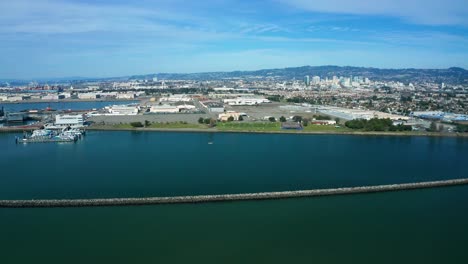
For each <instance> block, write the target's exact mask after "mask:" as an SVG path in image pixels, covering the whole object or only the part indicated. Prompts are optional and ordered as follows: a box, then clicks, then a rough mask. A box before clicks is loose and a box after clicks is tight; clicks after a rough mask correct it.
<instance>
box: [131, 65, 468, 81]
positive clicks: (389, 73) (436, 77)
mask: <svg viewBox="0 0 468 264" xmlns="http://www.w3.org/2000/svg"><path fill="white" fill-rule="evenodd" d="M305 75H309V76H320V77H321V78H326V77H328V78H332V77H333V76H346V77H348V76H363V77H367V78H369V79H371V80H381V81H390V80H393V81H400V82H405V83H408V82H424V81H428V82H436V83H442V82H444V83H447V84H468V71H467V70H465V69H463V68H457V67H452V68H448V69H411V68H410V69H378V68H365V67H351V66H345V67H340V66H302V67H292V68H283V69H263V70H257V71H232V72H204V73H158V74H148V75H135V76H131V77H130V78H131V79H144V78H153V77H158V78H159V79H164V80H217V79H218V80H219V79H229V78H252V77H263V78H266V77H276V78H278V79H283V80H291V79H302V78H304V76H305Z"/></svg>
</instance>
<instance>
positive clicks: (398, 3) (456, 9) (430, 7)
mask: <svg viewBox="0 0 468 264" xmlns="http://www.w3.org/2000/svg"><path fill="white" fill-rule="evenodd" d="M277 1H279V2H282V3H284V4H286V5H289V6H293V7H295V8H298V9H302V10H306V11H313V12H323V13H339V14H355V15H386V16H392V17H400V18H403V19H405V20H407V21H410V22H413V23H419V24H428V25H464V26H466V25H468V4H467V2H466V0H411V1H408V0H378V1H376V0H314V1H312V0H277Z"/></svg>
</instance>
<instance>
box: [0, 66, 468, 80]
mask: <svg viewBox="0 0 468 264" xmlns="http://www.w3.org/2000/svg"><path fill="white" fill-rule="evenodd" d="M301 67H352V68H373V69H379V70H407V69H416V70H445V69H449V68H461V69H463V70H466V69H465V68H463V67H458V66H451V67H447V68H377V67H366V66H352V65H344V66H340V65H300V66H288V67H278V68H262V69H251V70H244V69H240V70H232V71H203V72H150V73H135V74H125V75H119V76H55V77H54V76H51V77H29V78H8V77H7V78H3V77H1V76H0V80H19V81H35V80H47V79H51V80H53V79H73V78H78V79H107V78H124V77H130V76H135V75H153V74H154V75H158V74H205V73H212V72H213V73H214V72H220V73H221V72H237V71H240V72H249V71H262V70H275V69H286V68H301Z"/></svg>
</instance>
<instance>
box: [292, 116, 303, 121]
mask: <svg viewBox="0 0 468 264" xmlns="http://www.w3.org/2000/svg"><path fill="white" fill-rule="evenodd" d="M292 119H293V121H294V122H301V121H302V116H293V118H292Z"/></svg>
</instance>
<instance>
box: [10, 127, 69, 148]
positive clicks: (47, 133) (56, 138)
mask: <svg viewBox="0 0 468 264" xmlns="http://www.w3.org/2000/svg"><path fill="white" fill-rule="evenodd" d="M77 140H78V135H77V134H73V133H72V132H69V133H60V134H58V133H57V132H55V131H52V130H47V129H39V130H34V131H33V133H32V134H23V137H16V138H15V141H16V143H17V144H18V143H49V142H76V141H77Z"/></svg>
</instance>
